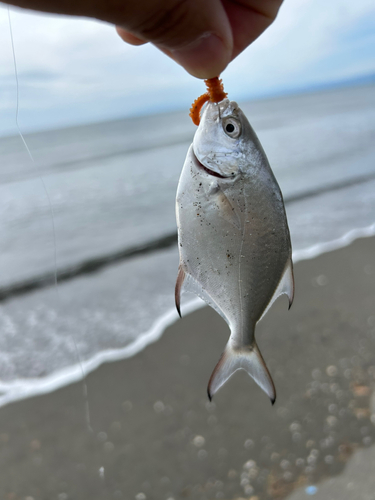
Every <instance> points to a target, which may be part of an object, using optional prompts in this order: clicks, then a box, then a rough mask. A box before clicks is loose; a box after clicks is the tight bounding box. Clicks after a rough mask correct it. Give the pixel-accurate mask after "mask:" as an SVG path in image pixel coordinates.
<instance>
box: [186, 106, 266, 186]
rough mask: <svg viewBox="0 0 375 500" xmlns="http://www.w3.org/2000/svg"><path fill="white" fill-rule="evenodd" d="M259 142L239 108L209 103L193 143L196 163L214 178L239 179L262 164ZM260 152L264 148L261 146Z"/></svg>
mask: <svg viewBox="0 0 375 500" xmlns="http://www.w3.org/2000/svg"><path fill="white" fill-rule="evenodd" d="M259 146H260V145H259V141H258V139H257V137H256V135H255V132H254V131H253V129H252V128H251V125H250V123H249V122H248V120H247V118H246V116H245V115H244V113H243V112H242V110H241V109H240V108H239V106H238V104H237V103H236V102H234V101H230V100H229V99H224V100H223V101H221V102H219V103H213V102H209V103H208V104H207V105H206V107H205V109H204V111H203V114H202V118H201V121H200V124H199V127H198V129H197V131H196V133H195V136H194V141H193V151H194V155H195V156H196V158H197V160H198V161H199V162H200V163H201V164H202V165H203V167H205V169H207V170H208V172H209V173H211V174H212V175H216V176H217V177H222V178H236V177H237V175H238V174H239V173H241V172H244V171H246V170H248V169H249V167H250V168H251V166H252V165H253V164H254V166H256V165H257V164H259V161H258V160H259V159H258V156H259V152H260V150H259ZM260 148H261V146H260Z"/></svg>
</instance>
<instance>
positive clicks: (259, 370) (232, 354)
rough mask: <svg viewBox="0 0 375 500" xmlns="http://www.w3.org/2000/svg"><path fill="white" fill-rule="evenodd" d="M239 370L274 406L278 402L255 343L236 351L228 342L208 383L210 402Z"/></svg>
mask: <svg viewBox="0 0 375 500" xmlns="http://www.w3.org/2000/svg"><path fill="white" fill-rule="evenodd" d="M237 370H245V371H246V372H247V373H248V374H249V375H250V377H252V378H253V379H254V380H255V382H256V383H257V384H258V385H259V387H261V388H262V389H263V391H264V392H265V393H266V394H267V396H268V397H269V398H270V400H271V403H272V404H274V402H275V400H276V390H275V386H274V383H273V381H272V378H271V375H270V373H269V371H268V368H267V366H266V363H265V362H264V359H263V358H262V355H261V353H260V351H259V349H258V346H257V345H256V343H255V341H254V344H253V345H251V346H245V347H242V348H239V349H234V348H233V347H231V345H230V342H228V344H227V346H226V348H225V351H224V352H223V354H222V355H221V358H220V360H219V362H218V364H217V365H216V367H215V370H214V371H213V372H212V375H211V378H210V381H209V382H208V388H207V392H208V397H209V398H210V400H211V399H212V397H213V395H214V394H215V393H216V392H217V391H218V390H219V389H220V387H221V386H222V385H224V384H225V382H226V381H227V380H228V379H229V377H231V376H232V375H233V373H234V372H236V371H237Z"/></svg>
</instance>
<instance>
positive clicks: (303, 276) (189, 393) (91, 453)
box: [0, 238, 375, 500]
mask: <svg viewBox="0 0 375 500" xmlns="http://www.w3.org/2000/svg"><path fill="white" fill-rule="evenodd" d="M295 275H296V299H295V303H294V305H293V308H292V309H291V311H290V312H288V311H287V298H286V297H282V298H281V299H279V300H278V301H277V303H276V304H275V305H274V307H273V308H272V310H271V312H270V313H269V314H268V315H267V317H266V318H265V319H264V320H263V321H262V323H261V324H259V325H258V328H257V337H258V344H259V346H260V349H261V351H262V353H263V355H264V358H265V359H266V361H267V364H268V366H269V368H270V371H271V373H272V375H273V377H274V381H275V384H276V388H277V393H278V396H277V401H276V404H275V406H274V407H272V406H271V404H270V402H269V400H268V399H267V397H266V396H265V395H264V394H263V393H262V392H261V390H260V389H259V388H258V387H257V386H256V385H255V383H254V382H253V381H252V380H251V379H250V378H249V377H248V376H247V375H246V374H245V373H244V372H238V373H237V374H236V375H235V376H234V377H233V378H232V379H231V380H230V382H229V383H228V384H227V385H226V386H225V387H224V388H223V389H222V390H221V391H220V392H219V393H218V394H217V395H216V397H215V399H214V402H213V403H212V404H210V403H209V402H208V399H207V395H206V386H207V381H208V379H209V376H210V374H211V371H212V370H213V368H214V366H215V364H216V362H217V360H218V358H219V356H220V354H221V351H222V349H223V348H224V345H225V343H226V341H227V338H228V334H229V333H228V328H227V326H226V325H225V324H224V323H223V321H222V320H221V318H220V317H219V316H218V315H217V314H216V313H215V312H213V311H212V310H211V309H209V308H204V309H201V310H198V311H196V312H195V313H193V314H191V315H188V316H187V317H185V318H183V319H182V320H180V321H178V322H177V323H175V324H174V325H172V326H171V327H170V328H168V329H167V331H166V332H165V334H164V336H163V337H162V339H161V340H160V341H159V342H157V343H155V344H152V345H150V346H148V347H147V348H146V349H145V350H144V351H142V352H141V353H139V354H138V355H137V356H135V357H134V358H131V359H127V360H124V361H121V362H116V363H111V364H107V365H104V366H102V367H101V368H100V369H98V370H97V371H95V372H94V373H92V374H90V375H89V376H88V377H87V386H88V394H89V397H88V400H89V404H90V416H91V426H92V429H93V431H92V432H91V431H90V430H89V429H88V427H87V423H86V420H85V399H84V397H83V384H82V383H77V384H73V385H71V386H68V387H66V388H63V389H61V390H58V391H56V392H54V393H52V394H49V395H46V396H40V397H35V398H32V399H29V400H25V401H21V402H18V403H14V404H11V405H9V406H6V407H4V408H1V409H0V465H1V467H0V498H1V499H3V498H4V499H5V500H21V499H22V500H25V499H27V500H31V499H33V500H54V499H56V500H71V499H74V500H81V499H82V500H86V499H90V500H95V499H100V500H101V499H103V500H104V499H105V500H107V499H108V500H109V499H122V498H124V499H133V498H136V499H137V500H144V499H158V500H159V499H166V500H167V499H171V498H173V499H175V500H177V499H185V498H186V499H189V498H191V499H194V500H195V499H202V500H203V499H215V498H218V499H220V498H222V499H224V500H233V499H237V498H246V499H248V498H252V500H256V499H259V500H260V499H262V500H263V499H264V500H267V499H271V498H285V497H286V496H288V495H289V493H290V492H291V491H292V490H293V489H294V488H296V487H298V486H300V487H301V486H305V485H309V484H315V483H316V481H319V480H322V479H323V478H324V477H327V476H331V475H336V474H338V473H339V472H340V471H341V470H342V469H343V467H344V466H345V463H346V461H347V460H348V458H349V457H350V455H351V453H352V452H353V451H354V450H355V449H356V448H357V447H360V446H369V445H371V443H372V442H373V441H374V440H375V427H374V425H373V423H372V421H371V415H372V412H373V411H374V412H375V409H372V408H371V400H372V399H374V397H372V398H371V395H372V390H373V385H374V376H375V307H374V304H375V238H368V239H363V240H358V241H356V242H355V243H354V244H352V245H351V246H349V247H347V248H344V249H341V250H337V251H335V252H331V253H328V254H325V255H322V256H320V257H318V258H316V259H314V260H311V261H305V262H301V263H299V264H297V265H296V269H295ZM373 421H374V422H375V419H374V418H373ZM354 496H355V495H354ZM354 496H353V498H354Z"/></svg>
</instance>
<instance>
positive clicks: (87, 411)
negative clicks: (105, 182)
mask: <svg viewBox="0 0 375 500" xmlns="http://www.w3.org/2000/svg"><path fill="white" fill-rule="evenodd" d="M7 11H8V21H9V32H10V40H11V45H12V54H13V65H14V75H15V79H16V127H17V130H18V134H19V136H20V138H21V139H22V142H23V144H24V146H25V148H26V151H27V153H28V155H29V157H30V160H31V161H32V163H33V164H34V165H35V160H34V158H33V155H32V154H31V151H30V148H29V147H28V145H27V143H26V140H25V138H24V136H23V134H22V131H21V128H20V126H19V124H18V113H19V81H18V70H17V61H16V52H15V48H14V40H13V28H12V20H11V16H10V8H9V5H8V6H7ZM39 179H40V180H41V182H42V185H43V189H44V192H45V194H46V197H47V200H48V205H49V211H50V215H51V223H52V234H53V248H54V252H53V259H54V287H55V291H56V295H57V299H58V302H59V303H60V302H61V299H60V294H59V288H58V285H57V240H56V227H55V214H54V211H53V205H52V202H51V198H50V196H49V193H48V190H47V186H46V184H45V182H44V179H43V177H42V176H41V175H39ZM72 339H73V343H74V348H75V351H76V355H77V359H78V364H79V366H80V370H81V374H82V384H83V398H84V401H85V419H86V425H87V430H88V431H89V432H93V428H92V426H91V417H90V404H89V398H88V389H87V382H86V373H85V370H84V368H83V365H82V360H81V356H80V353H79V350H78V346H77V342H76V338H75V335H74V334H72Z"/></svg>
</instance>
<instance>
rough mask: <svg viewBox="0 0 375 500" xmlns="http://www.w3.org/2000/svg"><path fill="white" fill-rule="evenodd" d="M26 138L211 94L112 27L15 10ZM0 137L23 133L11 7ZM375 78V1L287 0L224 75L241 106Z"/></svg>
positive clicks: (0, 39) (2, 26) (1, 63)
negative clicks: (32, 133) (34, 133)
mask: <svg viewBox="0 0 375 500" xmlns="http://www.w3.org/2000/svg"><path fill="white" fill-rule="evenodd" d="M10 15H11V22H12V29H13V39H14V46H15V57H16V63H17V74H18V81H19V115H18V121H19V125H20V128H21V130H22V131H23V132H29V131H35V130H44V129H49V128H58V127H62V126H69V125H76V124H83V123H87V122H96V121H102V120H111V119H118V118H122V117H125V116H134V115H139V114H142V115H145V114H153V113H157V112H163V111H170V110H174V109H184V108H186V109H188V108H189V107H190V105H191V103H192V101H193V100H194V99H195V98H196V97H197V96H198V95H200V94H202V93H203V92H204V90H205V87H204V84H203V82H202V81H200V80H197V79H195V78H194V77H192V76H190V75H189V74H188V73H186V72H185V71H184V70H183V69H182V68H181V67H180V66H178V65H177V64H176V63H174V62H173V61H171V60H169V59H168V58H167V57H166V56H165V55H164V54H162V53H161V52H159V51H158V49H156V48H155V47H153V46H151V45H145V46H142V47H133V46H129V45H126V44H125V43H124V42H122V41H121V40H120V38H119V37H118V36H117V34H116V32H115V30H114V28H113V27H112V26H110V25H108V24H105V23H101V22H98V21H94V20H88V19H82V18H69V17H65V16H54V15H44V14H39V13H32V12H30V11H22V10H20V9H16V8H13V7H12V8H11V9H10ZM0 47H1V49H0V135H10V134H15V133H16V124H15V116H16V95H17V94H16V90H17V88H16V80H15V71H14V62H13V53H12V45H11V37H10V31H9V20H8V8H7V6H5V5H4V4H0ZM367 75H375V2H374V0H355V1H353V0H329V1H327V0H284V4H283V5H282V7H281V9H280V13H279V15H278V17H277V19H276V21H275V22H274V23H273V25H272V26H271V27H270V28H269V29H268V30H267V31H266V32H265V33H264V34H263V35H262V36H261V37H260V38H259V39H258V40H256V41H255V42H254V43H253V44H252V45H251V46H250V47H248V48H247V49H246V50H245V51H244V52H243V53H242V54H241V55H240V56H238V57H237V59H236V60H235V61H233V62H232V63H231V64H230V65H229V67H228V68H227V70H225V72H224V73H223V74H222V78H223V80H224V84H225V89H226V91H227V92H229V96H230V97H231V98H232V99H235V100H245V99H252V98H261V97H267V96H273V95H279V94H282V93H285V92H288V93H291V92H299V91H305V90H309V89H314V88H316V87H318V86H324V85H329V84H332V83H337V82H340V81H346V80H352V79H360V78H362V77H365V76H367Z"/></svg>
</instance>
